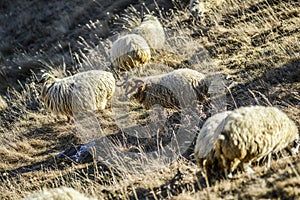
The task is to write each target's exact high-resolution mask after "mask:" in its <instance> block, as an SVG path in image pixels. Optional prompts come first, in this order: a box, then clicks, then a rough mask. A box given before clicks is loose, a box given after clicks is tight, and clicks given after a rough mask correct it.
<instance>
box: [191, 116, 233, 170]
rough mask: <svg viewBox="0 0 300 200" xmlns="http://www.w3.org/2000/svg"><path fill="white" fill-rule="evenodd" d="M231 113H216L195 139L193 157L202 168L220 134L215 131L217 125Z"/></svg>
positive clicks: (206, 122)
mask: <svg viewBox="0 0 300 200" xmlns="http://www.w3.org/2000/svg"><path fill="white" fill-rule="evenodd" d="M231 112H232V111H224V112H221V113H217V114H215V115H213V116H211V117H210V118H208V119H207V120H206V121H205V123H204V124H203V126H202V128H201V130H200V133H199V135H198V137H197V141H196V145H195V150H194V155H195V159H196V161H197V163H198V164H199V165H200V166H201V167H203V161H205V159H206V158H207V157H208V156H212V155H209V154H211V153H213V152H214V150H215V144H216V142H217V140H218V138H219V135H220V133H219V132H217V131H216V129H217V127H218V126H219V124H220V123H221V122H222V121H223V120H224V119H225V118H226V117H227V116H228V115H229V114H230V113H231Z"/></svg>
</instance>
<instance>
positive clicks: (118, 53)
mask: <svg viewBox="0 0 300 200" xmlns="http://www.w3.org/2000/svg"><path fill="white" fill-rule="evenodd" d="M110 59H111V62H112V64H113V66H114V67H115V68H116V69H117V70H130V69H131V68H134V67H142V66H143V65H144V64H146V63H148V62H149V61H150V59H151V52H150V47H149V45H148V43H147V42H146V40H145V39H144V38H143V37H141V36H139V35H137V34H128V35H125V36H123V37H121V38H119V39H117V40H116V41H115V42H114V43H113V44H112V47H111V50H110Z"/></svg>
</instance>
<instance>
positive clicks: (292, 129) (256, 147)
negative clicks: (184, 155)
mask: <svg viewBox="0 0 300 200" xmlns="http://www.w3.org/2000/svg"><path fill="white" fill-rule="evenodd" d="M214 131H215V133H213V135H216V136H218V135H219V137H218V140H217V141H216V142H215V145H214V147H215V150H214V152H213V153H209V154H208V155H207V156H206V161H207V163H213V162H217V163H218V166H219V168H221V169H223V170H224V171H225V172H226V175H228V177H231V176H232V172H233V171H234V170H236V169H237V168H238V167H241V169H243V170H246V171H247V172H253V170H252V169H251V168H250V164H251V162H255V161H259V160H260V159H261V158H263V157H266V156H268V157H269V156H270V155H271V154H272V153H276V152H278V151H280V150H282V149H285V148H286V147H288V145H289V144H292V143H293V142H294V141H297V140H298V139H299V135H298V129H297V126H296V124H295V123H294V122H293V121H292V120H291V119H289V118H288V116H287V115H286V114H285V113H284V112H282V111H280V110H279V109H278V108H275V107H264V106H249V107H241V108H239V109H236V110H234V111H232V112H231V113H229V114H228V116H227V117H226V118H225V119H224V120H221V122H220V124H219V126H218V127H217V128H216V129H215V130H214ZM199 142H200V143H202V142H205V141H199ZM200 145H201V144H197V145H196V146H198V147H199V146H200ZM198 152H199V151H198ZM295 152H296V151H295Z"/></svg>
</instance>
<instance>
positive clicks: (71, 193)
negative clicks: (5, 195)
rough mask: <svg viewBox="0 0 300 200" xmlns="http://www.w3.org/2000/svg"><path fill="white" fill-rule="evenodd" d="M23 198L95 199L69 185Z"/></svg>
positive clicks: (32, 199)
mask: <svg viewBox="0 0 300 200" xmlns="http://www.w3.org/2000/svg"><path fill="white" fill-rule="evenodd" d="M23 200H95V198H88V197H86V196H85V195H83V194H81V193H80V192H78V191H76V190H75V189H73V188H69V187H64V186H63V187H59V188H53V189H48V190H43V191H41V192H36V193H34V194H30V195H28V196H26V197H25V198H23Z"/></svg>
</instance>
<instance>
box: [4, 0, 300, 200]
mask: <svg viewBox="0 0 300 200" xmlns="http://www.w3.org/2000/svg"><path fill="white" fill-rule="evenodd" d="M212 2H214V1H212ZM142 3H145V4H144V5H142ZM130 5H131V6H130ZM147 9H148V10H150V11H154V12H155V15H156V16H158V17H159V20H160V21H161V22H162V23H163V26H164V28H165V31H166V32H167V33H169V35H168V36H169V40H170V41H172V39H174V38H176V37H172V35H173V36H174V35H176V36H178V37H177V40H176V41H175V42H170V43H169V44H168V45H169V46H168V48H166V49H167V50H168V51H167V50H164V51H162V52H160V54H158V55H156V56H154V57H153V58H152V60H151V62H152V63H156V64H157V63H162V64H164V65H167V67H166V68H164V69H158V68H155V66H156V65H153V66H154V68H150V67H149V69H151V70H148V71H147V70H145V71H144V72H142V73H144V74H151V73H152V72H153V73H154V74H157V73H161V72H162V71H170V70H172V69H175V68H182V67H190V68H196V69H201V70H203V72H210V73H211V72H221V73H224V74H228V75H231V77H232V79H233V80H234V81H236V82H239V83H240V84H239V85H238V86H237V87H234V88H233V89H232V90H231V91H230V93H229V94H228V95H227V98H226V99H227V108H228V109H234V108H235V107H240V106H245V105H253V104H259V105H274V106H277V107H279V108H280V109H282V110H283V111H285V112H286V113H287V114H288V115H289V117H291V118H292V119H293V120H294V121H295V122H296V123H297V125H298V127H300V32H299V30H300V16H299V14H300V3H299V1H296V0H291V1H287V2H286V1H279V0H258V1H252V0H250V1H241V0H225V1H224V3H223V4H221V5H217V4H216V5H215V4H214V3H211V6H210V9H208V12H207V13H206V14H205V15H204V18H203V19H202V20H201V22H200V21H195V19H193V18H192V16H191V15H190V13H189V12H188V2H187V1H180V2H177V1H168V0H159V1H150V0H149V1H130V0H126V1H109V0H107V1H102V0H101V1H100V0H99V1H83V0H76V1H61V0H55V1H43V0H42V1H38V0H33V1H29V0H24V1H20V0H15V1H1V2H0V11H1V12H0V13H1V15H0V24H1V25H2V26H1V27H0V36H1V41H0V123H1V127H0V144H1V145H0V161H1V162H0V180H1V185H0V198H1V199H20V198H22V197H24V196H26V195H28V194H30V193H33V192H35V191H39V190H42V189H43V188H53V187H58V186H62V185H64V186H70V187H73V188H75V189H77V190H79V191H80V192H82V193H84V194H86V195H88V196H93V197H96V198H98V199H299V196H300V176H299V173H300V160H299V155H295V156H293V157H287V156H283V157H279V158H275V157H274V160H273V161H272V163H271V168H270V169H265V167H264V166H255V167H254V169H255V171H256V173H255V174H253V175H245V174H240V173H238V174H237V175H236V176H235V177H234V179H232V180H226V179H223V178H221V179H214V178H213V177H208V178H209V179H211V181H210V183H209V185H208V184H207V182H206V177H205V173H203V171H202V170H201V169H200V168H199V167H197V166H196V164H195V162H194V160H193V155H192V152H189V151H187V152H186V153H185V154H184V155H183V156H179V157H178V159H175V160H174V161H173V162H171V163H168V164H165V165H162V164H158V165H157V167H156V168H157V169H156V170H149V171H146V170H145V171H143V172H140V171H138V170H137V171H134V170H133V171H131V172H128V171H126V170H124V169H123V168H121V167H119V168H117V169H115V168H113V167H111V166H107V165H105V164H103V163H102V162H97V161H96V160H94V161H89V162H86V163H80V164H77V163H73V162H71V161H68V160H63V161H61V160H58V159H57V158H56V157H55V156H56V155H57V154H58V153H60V152H62V151H64V150H66V149H68V148H71V147H74V146H76V145H78V144H81V143H82V142H83V141H82V134H84V133H78V131H77V129H76V126H75V124H74V123H67V122H66V121H65V120H64V119H56V117H55V116H53V115H52V114H51V113H50V112H49V111H47V110H46V109H45V107H44V105H43V104H42V102H41V100H40V98H39V95H40V86H39V85H37V84H36V80H37V78H38V77H40V76H41V74H42V72H44V71H51V72H53V73H57V75H60V76H63V75H69V74H73V73H76V72H78V71H82V70H86V69H90V68H96V69H107V67H108V66H109V60H108V59H107V51H108V49H109V45H110V41H111V40H112V38H115V35H116V34H119V33H121V34H122V33H124V32H126V31H127V30H128V29H131V28H132V26H134V24H135V23H138V22H139V20H140V19H141V17H142V14H141V13H142V12H147ZM178 38H179V39H178ZM182 38H183V39H182ZM107 41H108V42H107ZM180 41H181V42H180ZM182 41H183V42H182ZM203 49H205V50H206V51H205V52H206V55H209V62H210V63H209V64H207V65H205V64H204V62H200V61H199V62H198V61H195V58H194V57H193V55H198V56H199V55H200V54H201V52H202V50H203ZM197 52H198V53H197ZM199 52H200V53H199ZM212 63H213V64H212ZM197 65H201V66H200V67H199V66H197ZM153 66H152V67H153ZM212 67H213V68H212ZM130 106H131V107H130V111H129V112H130V114H131V115H132V116H133V119H134V120H135V121H136V122H137V123H148V122H149V121H151V120H152V119H151V118H150V117H149V116H150V115H149V113H148V111H145V110H144V109H142V108H141V107H140V106H139V105H136V104H132V105H130ZM173 114H174V115H173V116H175V118H176V113H173ZM207 114H208V115H209V113H207ZM111 115H112V113H110V112H108V113H102V114H99V115H98V116H97V120H98V121H97V123H98V124H99V126H101V128H102V130H104V132H105V134H106V135H109V136H108V138H110V139H111V140H114V139H118V140H121V141H122V140H125V139H126V140H127V141H123V142H124V144H125V143H126V142H128V143H129V145H128V146H126V145H124V144H123V143H122V145H123V146H125V147H124V148H125V149H126V150H128V151H132V152H135V150H134V148H135V147H138V146H139V145H141V146H142V147H143V148H144V149H146V150H148V151H151V146H152V144H154V146H155V145H156V141H155V142H154V143H152V142H153V140H152V139H149V140H136V139H135V138H131V137H129V136H124V135H123V132H122V131H120V130H119V127H118V126H117V125H116V123H115V119H113V118H112V117H111ZM170 120H173V119H170ZM175 121H176V119H175ZM166 123H168V121H167V122H166ZM195 134H196V133H195ZM163 142H166V143H167V142H168V141H162V143H163ZM122 145H121V146H122ZM130 145H131V146H130ZM192 145H193V144H192ZM192 148H193V146H192V147H191V149H192ZM137 152H138V153H139V151H137ZM123 159H124V160H125V159H126V158H123ZM121 161H122V160H121ZM145 168H146V166H145Z"/></svg>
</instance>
